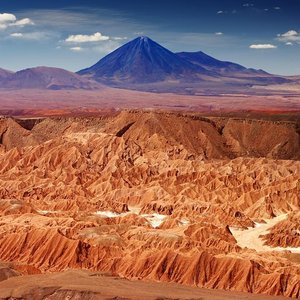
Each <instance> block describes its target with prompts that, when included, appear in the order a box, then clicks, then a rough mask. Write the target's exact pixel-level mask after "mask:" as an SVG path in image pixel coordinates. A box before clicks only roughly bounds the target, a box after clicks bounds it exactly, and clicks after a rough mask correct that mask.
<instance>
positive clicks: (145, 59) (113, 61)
mask: <svg viewBox="0 0 300 300" xmlns="http://www.w3.org/2000/svg"><path fill="white" fill-rule="evenodd" d="M198 73H201V74H206V75H209V74H210V72H209V71H207V70H206V69H205V68H203V67H201V66H199V65H196V64H193V63H191V62H189V61H187V60H186V59H184V58H181V57H180V56H178V55H176V54H175V53H173V52H171V51H169V50H168V49H166V48H164V47H163V46H161V45H159V44H158V43H156V42H154V41H153V40H151V39H150V38H148V37H138V38H136V39H134V40H133V41H131V42H129V43H127V44H125V45H123V46H122V47H120V48H119V49H117V50H115V51H114V52H112V53H111V54H109V55H107V56H106V57H104V58H103V59H101V60H100V61H99V62H98V63H96V64H95V65H93V66H92V67H90V68H87V69H84V70H81V71H79V72H78V74H80V75H89V76H90V77H92V78H93V79H96V80H97V81H100V82H104V83H113V82H115V83H118V82H127V83H135V84H136V83H149V82H157V81H163V80H166V79H182V78H191V79H192V78H195V77H196V74H198Z"/></svg>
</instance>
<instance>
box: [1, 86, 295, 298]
mask: <svg viewBox="0 0 300 300" xmlns="http://www.w3.org/2000/svg"><path fill="white" fill-rule="evenodd" d="M53 93H54V92H53ZM128 93H131V92H130V91H128ZM212 102H213V101H212ZM218 103H219V102H218ZM287 106H288V105H287ZM7 109H9V108H7ZM39 109H41V108H39ZM53 110H54V111H55V110H56V107H55V106H54V107H53ZM17 113H18V112H14V113H12V114H17ZM27 113H28V114H29V112H27ZM54 114H55V113H54ZM295 116H296V117H295ZM297 116H298V117H297ZM299 132H300V123H299V114H298V115H297V114H295V115H291V117H289V118H286V117H285V116H284V115H283V117H279V116H273V115H271V117H270V115H266V116H265V117H263V118H262V117H259V118H258V117H253V116H250V117H249V116H247V117H246V116H245V115H243V117H241V116H240V117H238V116H235V117H232V116H220V115H218V116H217V115H213V114H212V115H206V116H204V115H200V114H197V113H193V114H191V113H190V114H188V113H183V112H182V113H180V112H177V113H175V112H173V113H171V112H169V113H167V112H153V111H138V110H132V111H130V110H127V111H126V110H124V111H105V112H104V113H102V114H101V116H100V115H99V116H98V117H96V116H94V117H66V116H64V117H52V118H47V117H43V118H37V117H35V118H9V117H3V118H2V119H1V120H0V199H1V200H0V299H284V298H285V297H292V298H298V297H299V296H300V268H299V264H300V213H299V207H300V162H299V159H300V138H299ZM250 293H251V294H250ZM275 296H279V297H278V298H277V297H275Z"/></svg>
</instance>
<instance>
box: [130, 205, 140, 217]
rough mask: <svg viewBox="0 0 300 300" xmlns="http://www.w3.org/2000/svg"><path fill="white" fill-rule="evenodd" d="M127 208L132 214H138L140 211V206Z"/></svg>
mask: <svg viewBox="0 0 300 300" xmlns="http://www.w3.org/2000/svg"><path fill="white" fill-rule="evenodd" d="M128 210H129V211H130V212H131V213H133V214H136V215H139V214H140V212H141V208H140V207H137V206H128Z"/></svg>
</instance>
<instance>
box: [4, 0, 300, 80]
mask: <svg viewBox="0 0 300 300" xmlns="http://www.w3.org/2000/svg"><path fill="white" fill-rule="evenodd" d="M299 15H300V1H299V0H253V1H248V0H245V1H239V0H210V1H202V0H185V1H178V0H172V1H171V0H160V1H156V0H151V1H145V0H143V1H141V0H139V1H137V0H128V1H126V0H98V1H92V0H84V1H82V0H73V1H68V0H60V1H51V2H50V1H33V0H26V1H24V0H16V1H14V0H2V1H1V4H0V39H1V42H0V67H2V68H6V69H10V70H20V69H23V68H27V67H33V66H40V65H46V66H55V67H62V68H65V69H68V70H71V71H77V70H79V69H82V68H85V67H88V66H90V65H92V64H94V63H95V62H97V61H98V60H99V59H100V58H101V57H103V56H105V55H106V54H108V53H109V52H110V51H112V50H114V49H116V48H117V47H119V46H121V45H122V44H124V43H126V42H128V41H130V40H131V39H133V38H135V37H137V36H140V35H146V36H149V37H150V38H152V39H153V40H155V41H157V42H159V43H161V44H162V45H163V46H165V47H167V48H169V49H170V50H172V51H174V52H175V51H198V50H201V51H204V52H206V53H207V54H209V55H212V56H214V57H216V58H218V59H222V60H228V61H234V62H237V63H240V64H242V65H245V66H247V67H253V68H259V69H264V70H266V71H269V72H272V73H277V74H289V75H293V74H300V59H299V58H300V57H299V53H300V52H299V50H300V18H299Z"/></svg>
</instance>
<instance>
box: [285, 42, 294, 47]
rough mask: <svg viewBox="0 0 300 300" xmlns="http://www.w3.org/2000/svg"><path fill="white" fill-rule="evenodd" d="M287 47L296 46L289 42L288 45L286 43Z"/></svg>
mask: <svg viewBox="0 0 300 300" xmlns="http://www.w3.org/2000/svg"><path fill="white" fill-rule="evenodd" d="M285 44H286V45H287V46H293V45H294V44H293V43H291V42H287V43H285Z"/></svg>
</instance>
